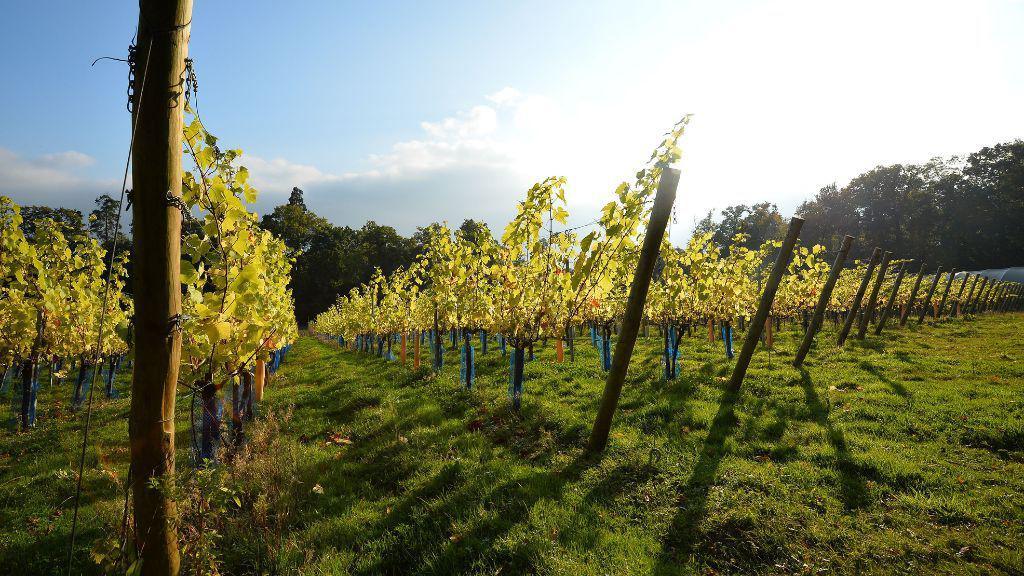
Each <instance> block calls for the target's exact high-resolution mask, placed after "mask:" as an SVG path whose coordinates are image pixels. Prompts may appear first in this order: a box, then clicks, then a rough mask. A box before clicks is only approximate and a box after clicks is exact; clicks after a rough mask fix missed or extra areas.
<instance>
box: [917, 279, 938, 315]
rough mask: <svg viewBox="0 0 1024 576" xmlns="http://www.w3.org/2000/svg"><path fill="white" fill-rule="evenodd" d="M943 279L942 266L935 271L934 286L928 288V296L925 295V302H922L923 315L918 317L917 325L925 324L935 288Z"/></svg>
mask: <svg viewBox="0 0 1024 576" xmlns="http://www.w3.org/2000/svg"><path fill="white" fill-rule="evenodd" d="M941 277H942V266H939V267H938V268H936V269H935V277H934V278H932V285H931V286H930V287H929V288H928V294H926V295H925V297H924V301H923V302H921V314H920V316H918V317H917V323H918V324H920V323H922V322H924V317H925V315H926V314H928V307H929V306H931V305H932V295H934V294H935V287H936V286H938V285H939V278H941Z"/></svg>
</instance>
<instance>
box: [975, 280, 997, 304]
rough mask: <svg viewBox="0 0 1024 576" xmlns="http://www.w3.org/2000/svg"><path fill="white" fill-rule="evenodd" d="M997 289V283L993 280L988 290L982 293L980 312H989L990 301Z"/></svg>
mask: <svg viewBox="0 0 1024 576" xmlns="http://www.w3.org/2000/svg"><path fill="white" fill-rule="evenodd" d="M995 288H996V281H995V280H992V281H991V282H989V283H988V289H987V290H985V291H984V292H983V293H982V296H981V301H980V302H978V312H985V311H986V310H988V301H989V298H991V297H992V291H993V290H995Z"/></svg>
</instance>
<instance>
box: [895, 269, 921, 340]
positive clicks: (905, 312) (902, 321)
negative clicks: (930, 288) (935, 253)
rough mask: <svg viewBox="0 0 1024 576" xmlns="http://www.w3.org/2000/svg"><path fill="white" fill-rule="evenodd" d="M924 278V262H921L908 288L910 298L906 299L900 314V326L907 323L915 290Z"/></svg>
mask: <svg viewBox="0 0 1024 576" xmlns="http://www.w3.org/2000/svg"><path fill="white" fill-rule="evenodd" d="M923 278H924V262H922V263H921V269H920V270H918V272H917V280H914V287H913V288H912V289H911V290H910V298H908V299H907V307H906V308H905V309H904V310H903V313H902V314H900V326H903V325H905V324H906V323H907V318H909V317H910V312H911V310H913V309H914V301H915V300H917V291H918V290H920V289H921V280H922V279H923Z"/></svg>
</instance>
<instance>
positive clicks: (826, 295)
mask: <svg viewBox="0 0 1024 576" xmlns="http://www.w3.org/2000/svg"><path fill="white" fill-rule="evenodd" d="M852 245H853V236H845V237H843V244H842V246H841V247H840V248H839V254H837V255H836V261H835V262H833V263H832V269H831V270H829V272H828V279H826V280H825V286H824V287H823V288H822V289H821V294H820V295H819V296H818V303H817V304H816V305H815V306H814V315H813V316H811V324H810V325H809V326H807V331H806V332H804V340H803V342H801V343H800V348H799V349H798V350H797V352H796V358H794V359H793V366H794V367H796V368H799V367H800V365H801V364H803V363H804V358H806V357H807V352H808V351H809V350H810V349H811V343H812V342H814V335H815V334H816V333H817V332H818V329H819V328H821V321H822V318H824V317H825V309H826V308H827V307H828V302H829V299H830V298H831V297H832V290H833V289H835V287H836V281H837V280H839V273H840V272H842V270H843V264H844V263H845V262H846V257H847V256H848V255H849V254H850V246H852Z"/></svg>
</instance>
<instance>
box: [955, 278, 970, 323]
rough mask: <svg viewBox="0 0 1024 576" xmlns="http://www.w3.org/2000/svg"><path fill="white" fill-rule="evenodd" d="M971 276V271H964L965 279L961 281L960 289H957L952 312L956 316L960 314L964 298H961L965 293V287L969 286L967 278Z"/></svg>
mask: <svg viewBox="0 0 1024 576" xmlns="http://www.w3.org/2000/svg"><path fill="white" fill-rule="evenodd" d="M970 277H971V274H970V273H969V272H968V273H964V281H963V282H961V283H960V289H959V290H957V291H956V303H955V304H953V306H952V312H951V314H952V315H953V316H954V317H956V316H959V315H960V305H961V302H963V300H961V298H962V297H963V295H964V288H966V287H967V280H968V279H969V278H970Z"/></svg>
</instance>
